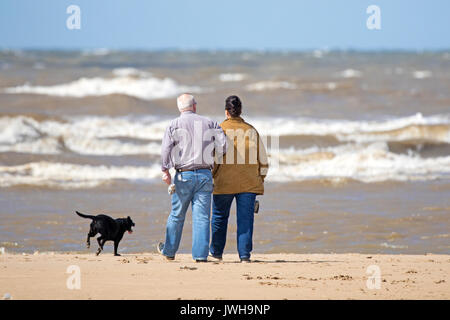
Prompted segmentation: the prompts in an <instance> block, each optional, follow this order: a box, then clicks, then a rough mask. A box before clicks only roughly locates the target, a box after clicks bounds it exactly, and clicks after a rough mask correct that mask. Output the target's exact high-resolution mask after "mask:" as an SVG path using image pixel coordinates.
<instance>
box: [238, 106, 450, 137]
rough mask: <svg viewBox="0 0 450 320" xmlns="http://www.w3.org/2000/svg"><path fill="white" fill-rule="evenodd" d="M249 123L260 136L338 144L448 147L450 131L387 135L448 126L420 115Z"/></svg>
mask: <svg viewBox="0 0 450 320" xmlns="http://www.w3.org/2000/svg"><path fill="white" fill-rule="evenodd" d="M246 120H248V121H249V122H250V123H251V124H252V125H253V126H254V127H255V128H256V129H257V130H258V131H259V132H260V133H261V134H262V135H279V136H286V135H292V136H296V135H317V136H327V135H330V136H335V137H336V138H337V139H338V140H340V141H358V142H372V141H403V140H410V139H419V138H426V139H430V140H435V141H436V142H449V143H450V127H449V128H448V130H443V131H442V132H439V133H437V134H436V135H434V136H432V135H429V136H427V133H428V132H429V131H426V130H424V131H420V130H414V129H412V130H410V131H408V130H405V131H404V132H403V133H400V134H399V133H389V132H388V131H393V130H400V129H405V128H407V127H409V126H434V125H445V126H449V125H450V115H434V116H428V117H424V116H423V115H422V114H421V113H417V114H415V115H413V116H409V117H402V118H392V119H386V120H379V121H351V120H344V119H343V120H335V119H309V118H301V117H299V118H296V119H292V118H267V119H263V118H255V119H250V118H249V119H246Z"/></svg>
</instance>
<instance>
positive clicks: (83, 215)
mask: <svg viewBox="0 0 450 320" xmlns="http://www.w3.org/2000/svg"><path fill="white" fill-rule="evenodd" d="M75 212H76V213H77V215H79V216H80V217H82V218H86V219H92V220H94V219H95V216H91V215H88V214H82V213H81V212H78V211H75Z"/></svg>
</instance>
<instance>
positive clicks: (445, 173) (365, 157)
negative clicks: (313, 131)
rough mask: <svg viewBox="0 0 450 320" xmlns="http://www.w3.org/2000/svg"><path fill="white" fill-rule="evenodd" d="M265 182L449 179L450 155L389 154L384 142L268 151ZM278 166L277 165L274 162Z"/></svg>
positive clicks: (369, 181)
mask: <svg viewBox="0 0 450 320" xmlns="http://www.w3.org/2000/svg"><path fill="white" fill-rule="evenodd" d="M269 156H270V158H269V159H270V164H271V167H270V168H269V174H268V177H267V179H268V181H278V182H286V181H306V180H318V179H331V180H335V181H341V180H342V179H353V180H358V181H361V182H366V183H371V182H382V181H415V180H420V181H425V180H435V179H449V178H450V156H447V157H437V158H422V157H420V156H418V155H415V154H408V155H405V154H395V153H392V152H389V148H388V146H387V144H386V143H380V142H379V143H373V144H370V145H368V146H367V145H359V144H349V145H344V146H338V147H331V148H316V147H314V148H310V149H307V150H295V149H288V150H280V152H279V153H276V152H270V151H269ZM277 162H278V163H279V166H277V165H276V163H277Z"/></svg>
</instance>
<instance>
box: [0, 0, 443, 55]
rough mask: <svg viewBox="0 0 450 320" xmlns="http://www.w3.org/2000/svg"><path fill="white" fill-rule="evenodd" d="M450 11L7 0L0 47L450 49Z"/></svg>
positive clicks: (420, 5) (317, 3)
mask: <svg viewBox="0 0 450 320" xmlns="http://www.w3.org/2000/svg"><path fill="white" fill-rule="evenodd" d="M71 4H75V5H78V6H79V7H80V8H81V30H68V29H67V28H66V20H67V18H68V16H69V15H68V14H67V13H66V8H67V7H68V6H69V5H71ZM371 4H375V5H378V6H379V7H380V8H381V27H382V29H381V30H376V31H374V30H372V31H370V30H368V29H367V28H366V20H367V18H368V14H366V8H367V7H368V6H369V5H371ZM449 15H450V1H449V0H428V1H425V0H423V1H421V0H370V1H366V0H303V1H302V0H226V1H224V0H221V1H219V0H184V1H182V0H141V1H138V0H70V1H67V0H1V1H0V48H39V49H92V48H110V49H152V50H153V49H166V48H179V49H256V50H264V49H269V50H270V49H272V50H278V49H279V50H285V49H294V50H308V49H317V48H319V49H322V48H330V49H362V50H379V49H406V50H433V49H448V48H450V19H449Z"/></svg>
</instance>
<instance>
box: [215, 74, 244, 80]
mask: <svg viewBox="0 0 450 320" xmlns="http://www.w3.org/2000/svg"><path fill="white" fill-rule="evenodd" d="M245 78H246V75H245V74H243V73H222V74H220V75H219V79H220V81H222V82H239V81H242V80H244V79H245Z"/></svg>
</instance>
